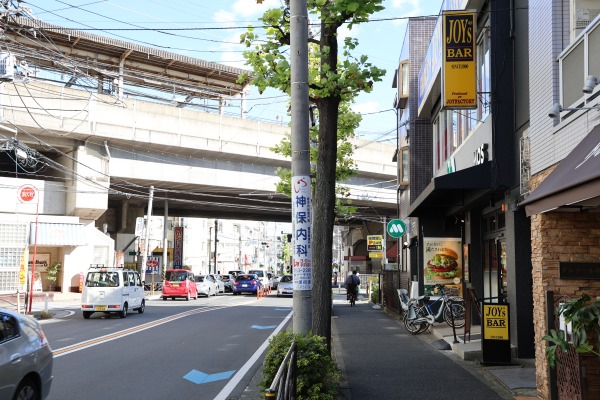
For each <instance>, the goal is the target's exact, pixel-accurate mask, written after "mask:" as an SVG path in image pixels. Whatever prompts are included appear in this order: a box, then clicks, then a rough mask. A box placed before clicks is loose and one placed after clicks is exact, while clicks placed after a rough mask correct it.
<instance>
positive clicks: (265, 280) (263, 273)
mask: <svg viewBox="0 0 600 400" xmlns="http://www.w3.org/2000/svg"><path fill="white" fill-rule="evenodd" d="M248 273H249V274H254V275H256V276H257V277H258V279H260V281H261V282H262V284H263V285H264V287H265V288H271V287H272V286H271V280H270V279H269V276H268V275H267V274H268V272H267V270H266V269H262V268H258V269H251V270H250V271H248Z"/></svg>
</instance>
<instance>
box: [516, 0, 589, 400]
mask: <svg viewBox="0 0 600 400" xmlns="http://www.w3.org/2000/svg"><path fill="white" fill-rule="evenodd" d="M598 15H600V4H599V3H598V2H597V1H583V0H571V1H562V0H553V1H545V0H532V1H530V2H529V29H530V35H529V48H530V49H531V51H530V55H529V65H530V66H529V75H530V78H531V79H530V114H531V124H530V127H529V130H528V135H527V141H528V143H527V145H528V147H529V149H530V152H529V154H530V157H529V160H525V162H526V163H527V164H528V165H529V168H530V173H531V180H530V181H525V182H524V183H526V184H525V185H523V188H522V193H523V195H524V197H525V199H524V201H522V202H521V203H520V206H519V207H522V208H524V209H525V211H526V213H527V215H528V216H529V217H530V218H531V246H532V257H531V259H532V266H533V275H532V278H533V300H534V313H533V319H534V321H535V350H536V373H537V377H536V382H537V389H538V395H539V396H540V397H541V398H557V397H556V396H558V398H563V396H565V395H567V394H568V396H569V397H568V398H590V399H591V398H598V396H600V388H599V387H598V382H599V375H598V374H599V371H598V362H597V357H595V358H594V359H593V360H595V363H593V364H592V365H589V364H586V360H587V358H586V357H584V356H581V357H580V356H578V355H577V354H576V353H575V352H574V351H570V352H569V353H565V354H564V357H565V358H564V359H563V361H562V364H561V365H559V366H558V367H557V369H552V368H550V367H549V365H548V362H547V360H546V348H547V346H548V342H546V341H545V340H543V339H542V337H543V336H544V335H546V334H548V332H549V331H550V330H551V329H558V327H559V325H558V321H559V318H558V316H557V315H556V309H557V305H558V304H559V303H560V302H564V301H566V300H568V299H576V298H579V297H580V296H581V295H583V294H584V293H585V294H588V295H590V296H591V297H592V298H594V297H597V296H598V295H600V280H598V279H600V276H599V275H598V273H597V271H598V270H599V267H600V250H599V249H600V213H598V212H597V210H598V205H600V186H599V183H600V180H598V178H599V174H600V157H598V154H599V152H598V149H599V148H600V126H599V124H600V117H599V112H598V106H599V100H598V96H599V95H600V90H599V87H598V86H596V84H597V80H596V79H595V77H598V76H600V63H598V61H599V57H600V40H599V39H600V17H598ZM534 32H535V34H534ZM582 375H586V376H587V379H586V380H583V379H582ZM565 380H567V381H565ZM585 381H587V382H588V383H591V385H585V384H584V382H585ZM559 393H560V394H559ZM564 398H567V397H564Z"/></svg>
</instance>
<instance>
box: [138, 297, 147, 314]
mask: <svg viewBox="0 0 600 400" xmlns="http://www.w3.org/2000/svg"><path fill="white" fill-rule="evenodd" d="M145 309H146V301H145V300H142V304H141V305H140V308H138V313H140V314H143V313H144V310H145Z"/></svg>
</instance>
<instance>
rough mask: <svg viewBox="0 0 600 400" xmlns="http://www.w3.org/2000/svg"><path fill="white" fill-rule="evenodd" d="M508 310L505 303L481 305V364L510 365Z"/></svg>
mask: <svg viewBox="0 0 600 400" xmlns="http://www.w3.org/2000/svg"><path fill="white" fill-rule="evenodd" d="M509 310H510V308H509V305H508V304H507V303H501V304H500V303H483V306H482V315H481V317H482V321H481V354H482V360H481V363H482V364H484V365H503V364H511V362H512V360H511V349H510V311H509Z"/></svg>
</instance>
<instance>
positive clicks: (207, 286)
mask: <svg viewBox="0 0 600 400" xmlns="http://www.w3.org/2000/svg"><path fill="white" fill-rule="evenodd" d="M195 280H196V288H197V289H198V296H199V295H201V294H202V295H204V296H206V297H210V296H216V295H217V285H216V283H215V279H214V278H213V277H212V276H211V275H196V276H195ZM223 290H225V289H223Z"/></svg>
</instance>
